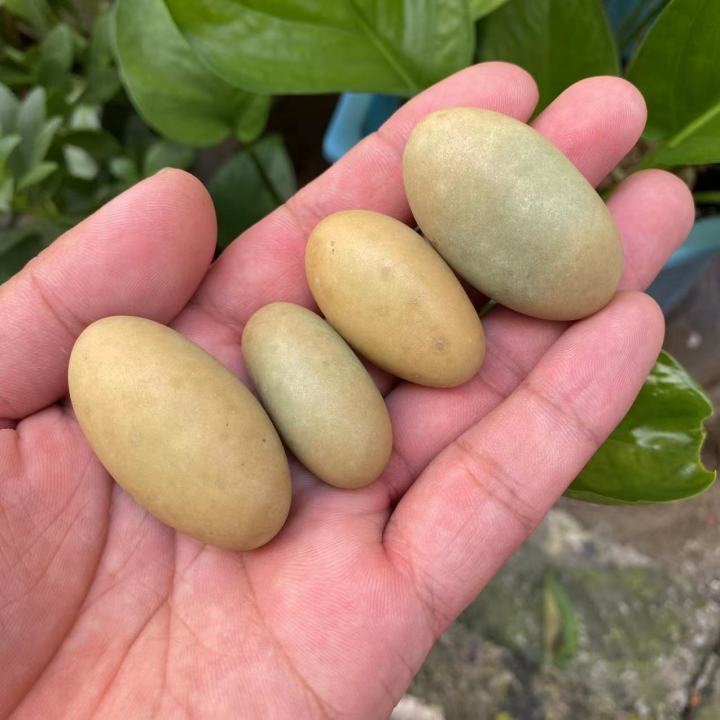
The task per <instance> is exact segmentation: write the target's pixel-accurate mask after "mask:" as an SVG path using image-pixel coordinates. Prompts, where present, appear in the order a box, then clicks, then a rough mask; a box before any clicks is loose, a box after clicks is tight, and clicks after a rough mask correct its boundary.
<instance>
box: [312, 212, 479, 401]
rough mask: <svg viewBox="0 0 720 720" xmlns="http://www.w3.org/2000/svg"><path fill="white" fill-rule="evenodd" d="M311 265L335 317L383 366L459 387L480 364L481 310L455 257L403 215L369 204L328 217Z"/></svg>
mask: <svg viewBox="0 0 720 720" xmlns="http://www.w3.org/2000/svg"><path fill="white" fill-rule="evenodd" d="M305 272H306V275H307V281H308V285H309V286H310V291H311V292H312V294H313V297H314V298H315V301H316V302H317V304H318V305H319V306H320V310H321V311H322V313H323V315H324V316H325V317H326V318H327V320H328V322H330V323H331V324H332V325H333V326H334V327H335V329H336V330H337V331H338V332H339V333H340V334H341V335H342V336H343V337H344V338H345V339H346V340H347V341H348V342H349V343H350V344H351V345H352V346H353V347H355V348H356V349H357V350H358V352H360V353H361V354H362V355H364V356H365V357H366V358H368V359H370V360H372V361H373V362H374V363H375V364H376V365H378V366H379V367H381V368H382V369H383V370H386V371H388V372H390V373H392V374H393V375H396V376H398V377H401V378H403V379H405V380H409V381H410V382H414V383H418V384H420V385H429V386H431V387H454V386H455V385H462V384H463V383H464V382H467V381H468V380H469V379H470V378H471V377H472V376H473V375H475V373H476V372H477V371H478V370H479V369H480V366H481V365H482V362H483V358H484V357H485V336H484V335H483V329H482V324H481V323H480V319H479V318H478V314H477V311H476V310H475V308H474V307H473V305H472V303H471V302H470V300H469V299H468V296H467V295H466V294H465V291H464V290H463V288H462V285H461V284H460V282H459V281H458V279H457V277H455V275H454V273H453V271H452V270H451V269H450V268H449V267H448V265H447V263H445V262H444V260H443V259H442V258H441V257H440V256H439V255H438V254H437V253H436V252H435V251H434V250H433V249H432V248H431V247H430V245H429V244H428V243H427V242H426V241H425V240H424V239H423V238H422V237H420V235H418V234H417V233H416V232H414V231H413V230H411V229H410V228H409V227H408V226H407V225H405V224H404V223H402V222H399V221H398V220H396V219H395V218H392V217H388V216H387V215H381V214H380V213H377V212H369V211H367V210H349V211H345V212H337V213H334V214H332V215H330V216H329V217H326V218H324V219H323V220H321V221H320V223H319V224H318V225H317V226H316V227H315V229H314V230H313V231H312V233H311V234H310V238H309V240H308V244H307V249H306V251H305Z"/></svg>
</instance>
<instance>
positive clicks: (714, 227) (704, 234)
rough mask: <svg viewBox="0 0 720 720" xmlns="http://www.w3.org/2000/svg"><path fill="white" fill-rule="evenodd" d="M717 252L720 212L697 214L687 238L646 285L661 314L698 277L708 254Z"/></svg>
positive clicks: (719, 245)
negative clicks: (652, 280)
mask: <svg viewBox="0 0 720 720" xmlns="http://www.w3.org/2000/svg"><path fill="white" fill-rule="evenodd" d="M718 252H720V215H714V216H713V217H706V218H701V219H700V220H698V221H697V222H696V223H695V225H693V229H692V231H691V232H690V235H689V237H688V239H687V240H686V241H685V242H684V243H683V244H682V245H681V246H680V247H679V248H678V249H677V250H676V251H675V252H674V253H673V255H672V257H671V258H670V259H669V260H668V261H667V263H666V264H665V267H664V268H663V270H662V272H661V273H660V274H659V275H658V276H657V278H656V279H655V282H653V284H652V285H651V286H650V288H649V289H648V293H649V294H650V295H652V297H654V298H655V300H656V301H657V302H658V304H659V305H660V307H661V308H662V309H663V312H665V314H667V313H669V312H670V311H671V310H672V309H673V308H674V307H675V306H676V305H677V304H678V303H679V302H680V301H681V300H682V299H683V297H685V295H686V294H687V292H688V290H690V288H691V287H692V286H693V285H694V284H695V282H696V281H697V280H698V279H699V278H700V276H701V275H702V273H703V271H704V270H705V268H706V267H707V264H708V263H709V262H710V259H711V257H712V256H713V255H714V254H715V253H718Z"/></svg>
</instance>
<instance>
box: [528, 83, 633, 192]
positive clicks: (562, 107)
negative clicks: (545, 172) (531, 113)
mask: <svg viewBox="0 0 720 720" xmlns="http://www.w3.org/2000/svg"><path fill="white" fill-rule="evenodd" d="M646 119H647V108H646V106H645V100H644V99H643V96H642V95H641V94H640V91H639V90H638V89H637V88H636V87H635V86H634V85H632V84H631V83H629V82H628V81H627V80H623V79H622V78H618V77H612V76H600V77H592V78H586V79H585V80H580V81H579V82H576V83H575V84H574V85H571V86H570V87H569V88H568V89H567V90H565V91H564V92H563V93H561V94H560V95H558V97H557V98H556V99H555V100H553V102H552V103H551V104H550V105H548V107H546V108H545V110H543V112H542V113H540V115H539V116H538V117H537V118H536V119H535V122H534V123H533V127H534V128H535V129H536V130H537V131H538V132H539V133H542V134H543V135H544V136H545V137H546V138H547V139H548V140H550V141H551V142H552V143H553V144H555V145H557V147H559V148H560V149H561V150H562V151H563V153H564V154H565V155H566V156H567V157H568V158H569V159H570V160H571V161H572V162H573V163H574V165H575V166H576V167H577V168H578V170H580V172H581V173H582V174H583V175H584V176H585V177H586V178H587V179H588V180H589V181H590V183H591V184H592V185H597V184H598V183H599V182H600V181H601V180H602V179H603V178H604V177H605V176H606V175H607V174H608V173H609V172H610V171H611V170H612V169H613V168H614V167H615V166H616V165H617V164H618V163H619V162H620V160H622V158H623V157H625V155H627V153H629V152H630V150H632V148H633V146H634V145H635V143H636V142H637V141H638V138H639V137H640V133H641V132H642V131H643V128H644V127H645V120H646Z"/></svg>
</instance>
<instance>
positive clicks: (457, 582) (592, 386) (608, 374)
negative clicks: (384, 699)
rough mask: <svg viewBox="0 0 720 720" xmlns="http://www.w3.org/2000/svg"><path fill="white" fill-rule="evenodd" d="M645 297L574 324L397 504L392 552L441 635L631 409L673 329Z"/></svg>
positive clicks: (625, 297) (626, 297)
mask: <svg viewBox="0 0 720 720" xmlns="http://www.w3.org/2000/svg"><path fill="white" fill-rule="evenodd" d="M663 329H664V323H663V317H662V313H661V312H660V310H659V308H658V307H657V305H656V304H655V303H654V302H653V301H652V300H651V299H650V298H649V297H648V296H646V295H642V294H640V293H623V294H620V295H618V296H617V297H616V298H615V300H614V301H613V302H612V303H611V304H610V305H609V306H608V307H606V308H605V309H604V310H602V311H601V312H599V313H598V314H596V315H594V316H592V317H590V318H588V319H586V320H583V321H581V322H578V323H576V324H575V325H573V326H572V327H571V328H570V329H569V330H568V331H567V332H566V333H565V334H564V335H563V337H562V338H561V339H560V340H559V341H558V342H557V344H556V345H555V346H554V347H553V348H552V349H551V350H550V351H549V352H548V353H547V354H546V355H545V357H544V358H543V359H542V361H541V362H540V363H539V364H538V365H537V367H536V368H535V369H534V370H533V371H532V373H531V374H530V375H529V376H528V377H527V379H526V380H525V381H524V382H523V383H522V384H521V385H520V386H519V387H518V388H517V389H516V390H515V392H514V393H513V394H512V395H511V396H510V397H509V398H508V399H507V400H506V402H504V403H502V404H501V405H500V406H499V407H498V408H496V409H495V410H494V411H493V412H492V413H491V414H490V415H488V416H487V417H486V418H485V419H484V420H482V421H481V422H480V423H478V424H477V425H475V426H474V427H473V428H472V429H470V430H468V431H467V432H466V433H464V434H463V435H461V436H460V437H459V438H458V439H457V441H456V442H454V443H453V444H452V445H450V446H449V447H448V448H447V449H446V450H445V451H444V452H443V453H442V454H441V455H439V456H438V457H437V459H436V460H435V461H434V462H433V463H432V464H431V465H430V466H429V467H428V468H427V469H426V471H425V472H424V473H423V474H422V476H421V477H420V478H419V479H418V481H417V482H416V483H415V484H414V485H413V487H412V488H411V489H410V490H409V491H408V492H407V494H406V495H405V497H404V498H403V499H402V501H401V502H400V504H399V505H398V507H397V509H396V510H395V512H394V513H393V515H392V517H391V519H390V522H389V524H388V526H387V528H386V531H385V535H384V544H385V548H386V551H387V553H388V556H389V557H390V558H391V559H392V560H393V561H395V562H396V564H397V566H398V567H399V568H401V569H403V570H406V571H407V573H408V575H409V577H410V578H411V580H412V582H413V583H414V584H415V587H416V589H417V592H418V596H419V597H420V598H421V599H422V601H423V604H424V605H425V607H426V609H427V611H428V613H429V615H430V617H431V620H432V622H433V625H434V627H435V629H436V631H437V632H438V633H439V632H440V631H441V630H442V629H443V628H444V627H445V626H446V625H447V624H448V623H449V622H450V621H451V620H452V619H453V618H454V617H455V616H456V615H457V614H458V613H459V612H460V611H461V610H462V609H463V608H464V607H465V606H466V605H467V604H468V603H469V602H470V601H471V600H472V599H473V598H474V597H475V596H476V595H477V593H478V592H479V591H480V589H481V588H482V587H483V585H484V584H485V583H487V581H488V580H489V579H490V578H491V577H492V575H493V574H494V573H495V572H496V571H497V569H498V568H499V567H500V565H501V564H502V563H503V562H504V561H505V560H506V559H507V558H508V557H509V555H510V554H511V553H512V552H514V551H515V550H516V549H517V547H518V546H519V545H520V543H522V542H523V541H524V540H525V539H526V538H527V536H528V535H529V534H530V533H531V532H532V530H533V529H534V528H535V527H536V525H537V524H538V523H539V522H540V520H541V519H542V518H543V517H544V515H545V513H546V512H547V511H548V509H549V508H550V507H551V506H552V504H553V503H554V502H555V500H556V499H557V498H558V497H559V496H560V494H561V493H562V492H563V491H564V489H565V488H566V487H567V485H568V484H569V483H570V482H571V481H572V480H573V478H575V477H576V475H577V474H578V473H579V472H580V470H582V468H583V467H584V465H585V464H586V463H587V461H588V460H589V459H590V457H591V456H592V454H593V453H594V452H595V450H596V449H597V448H598V446H599V445H600V444H601V443H602V442H603V441H604V440H605V439H606V437H607V436H608V435H609V433H610V432H611V431H612V429H613V428H614V427H615V426H616V425H617V423H618V422H620V420H621V419H622V417H623V416H624V415H625V413H626V412H627V410H628V408H629V407H630V405H631V404H632V402H633V400H634V398H635V396H636V395H637V393H638V391H639V389H640V387H641V386H642V383H643V380H644V379H645V377H646V375H647V373H648V372H649V370H650V368H651V367H652V365H653V363H654V361H655V359H656V357H657V355H658V352H659V351H660V347H661V344H662V338H663Z"/></svg>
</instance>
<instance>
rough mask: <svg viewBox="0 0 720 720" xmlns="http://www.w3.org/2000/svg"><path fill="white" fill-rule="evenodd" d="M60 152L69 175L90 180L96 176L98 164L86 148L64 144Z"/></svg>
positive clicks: (98, 168)
mask: <svg viewBox="0 0 720 720" xmlns="http://www.w3.org/2000/svg"><path fill="white" fill-rule="evenodd" d="M62 153H63V159H64V160H65V168H66V169H67V174H68V175H69V176H70V177H74V178H79V179H80V180H92V179H94V178H95V177H97V174H98V171H99V170H100V166H99V165H98V163H97V161H96V160H95V158H93V156H92V155H91V154H90V153H89V152H88V151H87V150H83V148H81V147H77V146H76V145H64V146H63V148H62Z"/></svg>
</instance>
